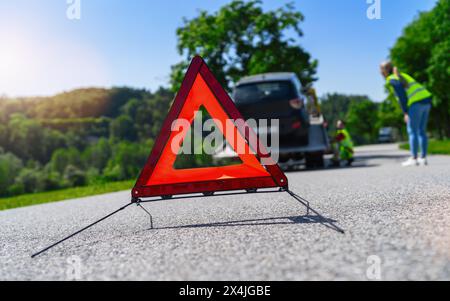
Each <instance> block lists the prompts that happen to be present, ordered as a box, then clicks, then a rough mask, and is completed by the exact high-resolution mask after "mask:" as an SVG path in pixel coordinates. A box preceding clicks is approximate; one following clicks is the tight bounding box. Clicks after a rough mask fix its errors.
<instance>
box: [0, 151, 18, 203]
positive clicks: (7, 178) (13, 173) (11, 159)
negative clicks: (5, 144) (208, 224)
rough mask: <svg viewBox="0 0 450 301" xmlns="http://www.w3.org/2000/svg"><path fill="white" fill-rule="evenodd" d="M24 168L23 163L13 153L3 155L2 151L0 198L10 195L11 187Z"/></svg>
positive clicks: (0, 156) (0, 157)
mask: <svg viewBox="0 0 450 301" xmlns="http://www.w3.org/2000/svg"><path fill="white" fill-rule="evenodd" d="M22 168H23V164H22V161H21V160H20V159H19V158H17V157H16V156H14V155H13V154H11V153H6V154H5V153H3V151H2V150H1V149H0V196H5V195H7V193H8V189H9V187H10V185H12V184H13V183H14V179H15V177H17V175H18V174H19V172H20V170H21V169H22Z"/></svg>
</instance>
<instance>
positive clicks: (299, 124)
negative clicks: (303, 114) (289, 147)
mask: <svg viewBox="0 0 450 301" xmlns="http://www.w3.org/2000/svg"><path fill="white" fill-rule="evenodd" d="M301 127H302V123H301V122H300V121H296V122H294V123H293V124H292V128H293V129H294V130H298V129H299V128H301Z"/></svg>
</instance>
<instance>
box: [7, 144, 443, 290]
mask: <svg viewBox="0 0 450 301" xmlns="http://www.w3.org/2000/svg"><path fill="white" fill-rule="evenodd" d="M407 156H408V154H407V153H406V152H403V151H400V150H398V149H397V146H396V145H377V146H367V147H362V148H358V149H357V162H356V163H355V167H353V168H341V169H324V170H317V171H297V172H290V173H288V174H287V175H288V178H289V181H290V186H291V189H292V190H293V191H294V192H296V193H297V194H299V195H300V196H302V197H304V198H305V199H307V200H308V201H309V202H310V205H311V207H312V208H314V209H315V210H317V211H319V212H320V213H321V214H322V216H321V217H318V216H315V215H314V214H313V213H312V212H309V214H307V210H306V208H305V206H303V205H302V204H301V203H299V202H297V201H296V200H295V199H293V198H292V197H290V196H289V195H288V194H287V193H268V194H249V195H238V196H218V197H210V198H192V199H182V200H167V201H161V202H156V203H149V204H145V205H144V206H145V208H146V209H147V210H149V211H150V212H151V213H152V215H153V218H154V224H155V229H150V222H149V218H148V216H147V215H146V214H145V212H144V211H142V210H141V209H140V208H138V207H136V206H134V205H133V206H130V207H128V208H127V209H125V210H124V211H121V212H119V213H118V214H117V215H115V216H113V217H112V218H110V219H108V220H106V221H104V222H103V223H100V224H98V225H96V226H95V227H93V228H91V229H89V230H88V231H86V232H84V233H82V234H80V235H78V236H76V237H74V238H72V239H70V240H68V241H66V242H64V243H63V244H61V245H59V246H57V247H55V248H54V249H51V250H49V251H48V252H47V253H45V254H42V255H41V256H39V257H37V258H35V259H31V258H30V255H31V254H32V253H34V252H36V251H38V250H40V249H42V248H44V247H46V246H47V245H49V244H51V243H53V242H55V241H57V240H59V239H61V238H63V237H64V236H66V235H68V234H71V233H72V232H74V231H76V230H78V229H80V228H82V227H84V226H86V225H88V224H89V223H91V222H93V221H95V220H96V219H98V218H100V217H102V216H104V215H106V214H109V213H110V212H112V211H114V210H116V209H118V208H120V207H121V206H123V205H125V204H127V202H128V200H129V191H125V192H119V193H112V194H107V195H101V196H94V197H88V198H83V199H77V200H69V201H64V202H58V203H51V204H45V205H39V206H32V207H26V208H20V209H14V210H8V211H2V212H0V280H72V279H74V278H75V279H78V280H232V281H235V280H276V281H278V280H374V279H376V278H378V276H379V279H380V280H450V157H448V156H447V157H446V156H432V157H431V158H430V166H428V167H420V168H419V167H417V168H416V167H414V168H406V169H405V168H401V167H400V162H401V161H402V160H404V159H405V158H406V157H407ZM130 188H131V187H130ZM332 221H335V223H336V225H338V226H339V227H341V228H343V229H344V230H345V234H340V233H338V232H337V231H335V230H333V229H331V228H330V227H327V225H328V224H327V223H328V222H332Z"/></svg>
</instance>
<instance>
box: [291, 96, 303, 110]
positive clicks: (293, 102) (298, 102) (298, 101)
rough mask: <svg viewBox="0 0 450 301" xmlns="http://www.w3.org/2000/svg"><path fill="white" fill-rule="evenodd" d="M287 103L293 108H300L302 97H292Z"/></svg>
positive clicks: (301, 106)
mask: <svg viewBox="0 0 450 301" xmlns="http://www.w3.org/2000/svg"><path fill="white" fill-rule="evenodd" d="M289 104H290V105H291V107H292V108H293V109H296V110H300V109H301V108H303V99H300V98H296V99H292V100H291V101H289Z"/></svg>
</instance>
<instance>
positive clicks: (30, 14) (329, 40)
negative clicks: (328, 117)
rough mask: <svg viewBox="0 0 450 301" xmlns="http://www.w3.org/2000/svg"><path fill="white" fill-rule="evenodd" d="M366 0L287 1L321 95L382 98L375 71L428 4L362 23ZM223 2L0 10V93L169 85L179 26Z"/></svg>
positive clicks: (134, 0) (385, 6)
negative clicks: (71, 15) (74, 13)
mask: <svg viewBox="0 0 450 301" xmlns="http://www.w3.org/2000/svg"><path fill="white" fill-rule="evenodd" d="M366 1H367V0H295V1H281V0H278V1H276V0H265V1H264V8H265V9H273V8H277V7H279V6H281V5H283V3H287V2H294V3H295V4H296V7H297V8H298V9H299V10H300V11H301V12H302V13H303V14H304V15H305V17H306V19H305V22H304V23H303V24H302V28H303V30H304V33H305V36H304V38H302V39H301V40H300V44H301V45H302V46H303V47H304V48H305V49H306V50H307V51H309V52H310V53H311V54H312V55H313V57H314V58H317V59H318V60H319V63H320V66H319V69H318V76H319V81H318V82H317V84H316V87H317V89H318V91H319V94H320V95H323V94H325V93H329V92H341V93H351V94H366V95H369V96H370V97H371V98H372V99H374V100H382V99H383V97H384V90H383V80H382V78H381V77H380V75H379V72H378V64H379V62H380V61H381V60H383V59H385V58H386V57H387V56H388V53H389V48H390V47H391V46H392V45H393V44H394V42H395V40H396V39H397V37H398V36H399V35H400V34H401V31H402V28H403V27H404V26H405V25H406V24H408V23H409V22H411V21H412V20H413V18H414V17H415V16H416V15H417V13H418V12H419V11H423V10H429V9H431V8H432V7H433V6H434V4H435V3H436V0H381V5H382V6H381V13H382V19H381V20H369V19H368V18H367V16H366V11H367V8H368V6H369V4H367V3H366ZM228 2H229V1H228V0H215V1H212V0H209V1H206V0H203V1H201V0H165V1H160V0H129V1H125V0H81V19H80V20H76V21H74V20H69V19H68V18H67V17H66V10H67V7H68V4H67V3H66V0H2V1H1V2H0V95H3V94H6V95H9V96H31V95H52V94H55V93H59V92H62V91H67V90H70V89H73V88H78V87H88V86H102V87H103V86H104V87H110V86H123V85H127V86H132V87H136V88H146V89H150V90H154V89H156V88H157V87H158V86H160V85H167V82H168V78H169V73H170V66H171V65H173V64H175V63H177V62H179V61H180V59H181V57H180V56H179V54H178V53H177V50H176V34H175V30H176V28H177V27H179V26H180V25H182V18H183V17H187V18H192V17H195V16H196V15H197V13H198V10H199V9H205V10H208V11H215V10H217V9H218V8H220V7H221V6H222V5H224V4H226V3H228Z"/></svg>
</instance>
